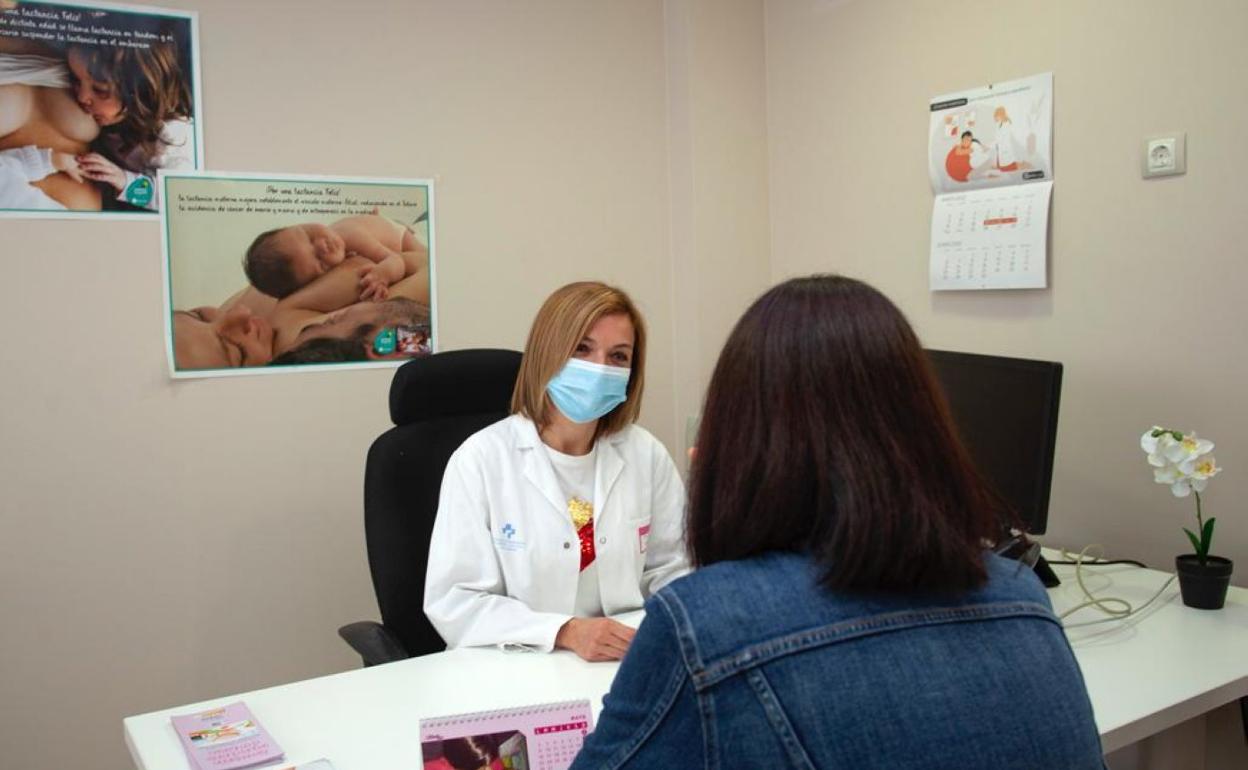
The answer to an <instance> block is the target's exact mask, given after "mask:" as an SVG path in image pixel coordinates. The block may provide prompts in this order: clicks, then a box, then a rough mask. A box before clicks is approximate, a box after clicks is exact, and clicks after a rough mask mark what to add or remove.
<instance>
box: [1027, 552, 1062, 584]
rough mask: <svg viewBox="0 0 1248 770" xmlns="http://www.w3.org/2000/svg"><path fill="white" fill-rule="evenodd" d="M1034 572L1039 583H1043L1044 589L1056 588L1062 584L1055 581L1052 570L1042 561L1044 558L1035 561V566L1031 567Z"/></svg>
mask: <svg viewBox="0 0 1248 770" xmlns="http://www.w3.org/2000/svg"><path fill="white" fill-rule="evenodd" d="M1032 569H1034V570H1035V571H1036V576H1037V577H1039V578H1040V582H1041V583H1044V587H1045V588H1056V587H1058V586H1060V585H1061V584H1062V581H1060V580H1058V579H1057V574H1056V573H1055V572H1053V568H1052V567H1050V566H1049V563H1048V562H1047V561H1045V560H1044V557H1043V556H1041V557H1040V558H1038V559H1036V564H1035V566H1034V567H1032Z"/></svg>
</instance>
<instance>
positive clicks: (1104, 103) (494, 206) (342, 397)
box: [0, 0, 1248, 768]
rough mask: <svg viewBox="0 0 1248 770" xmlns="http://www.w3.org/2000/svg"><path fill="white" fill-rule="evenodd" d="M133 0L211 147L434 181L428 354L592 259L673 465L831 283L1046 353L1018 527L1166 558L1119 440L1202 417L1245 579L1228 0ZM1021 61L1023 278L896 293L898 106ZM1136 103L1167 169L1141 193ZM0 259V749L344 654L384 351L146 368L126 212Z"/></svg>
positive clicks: (918, 177) (121, 753) (1008, 74)
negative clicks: (239, 369) (167, 16)
mask: <svg viewBox="0 0 1248 770" xmlns="http://www.w3.org/2000/svg"><path fill="white" fill-rule="evenodd" d="M162 4H164V5H169V6H178V7H185V8H194V7H196V6H199V11H200V14H201V27H202V40H201V42H202V47H203V50H204V52H205V54H204V58H203V66H204V71H203V82H204V91H205V98H204V107H205V114H204V125H205V140H206V158H207V161H208V164H209V166H210V167H213V168H218V169H239V170H249V171H284V172H298V173H309V174H317V173H321V174H352V175H378V176H383V175H384V176H398V177H403V176H410V177H432V178H434V179H435V181H436V184H437V188H436V193H437V201H436V207H437V219H436V226H437V239H438V240H437V248H438V252H437V253H438V260H439V263H438V287H437V288H438V296H439V302H440V307H439V312H440V322H441V328H442V332H443V343H444V347H445V348H447V349H452V348H462V347H472V346H482V345H502V346H511V347H518V346H520V345H521V344H522V342H523V338H524V334H525V332H526V330H527V325H528V322H529V320H530V318H531V315H532V313H533V311H534V310H535V308H536V306H537V305H538V304H539V303H540V301H541V299H542V298H543V296H544V295H545V294H546V293H547V292H548V291H549V290H550V289H551V288H553V287H555V286H557V285H559V284H561V283H564V282H566V281H569V280H573V279H577V278H584V277H599V278H604V279H606V280H609V281H613V282H617V283H619V284H621V285H623V286H624V287H626V288H627V289H629V290H630V291H631V292H632V293H633V294H634V296H635V298H636V299H637V300H638V301H639V303H640V304H641V305H642V307H643V309H644V311H645V313H646V314H647V317H648V319H649V322H650V325H651V333H652V340H653V347H652V353H651V355H652V359H651V364H650V367H649V369H650V382H649V383H648V388H647V399H646V408H645V412H644V415H643V423H644V424H645V425H646V426H647V427H649V428H650V429H651V430H653V431H654V432H655V433H656V434H657V435H658V436H659V437H660V438H661V439H662V440H664V441H665V442H666V443H667V445H668V446H669V448H671V449H672V450H674V451H677V452H678V451H679V450H680V449H681V448H682V447H683V445H684V437H683V431H684V422H685V418H686V416H687V415H689V414H692V413H695V412H696V411H697V409H698V404H699V402H700V399H701V393H702V388H703V386H704V384H705V381H706V378H707V376H708V374H709V372H710V369H711V367H712V366H713V365H714V360H715V357H716V355H717V353H718V348H719V346H720V344H722V340H723V339H724V337H725V336H726V334H727V332H728V330H729V328H730V326H731V324H732V323H733V322H734V321H735V319H736V318H737V316H738V315H739V314H740V312H741V310H742V309H743V308H744V307H745V305H746V304H747V303H748V302H749V300H750V299H751V298H752V297H753V296H754V295H755V294H756V293H757V292H758V291H760V290H761V289H763V288H764V287H765V285H766V284H768V283H769V282H770V281H772V280H779V279H782V278H785V277H788V276H790V275H794V274H799V273H808V272H812V271H818V270H835V271H841V272H846V273H849V274H851V275H857V276H860V277H863V278H865V279H867V280H869V281H871V282H873V283H875V284H876V285H877V286H879V287H880V288H881V289H883V290H884V291H885V292H887V293H888V294H889V295H890V296H892V297H894V298H895V299H896V300H897V301H898V302H899V303H900V304H901V305H902V307H903V308H904V309H905V311H906V312H907V313H908V314H909V315H910V317H911V318H912V319H913V320H914V321H915V323H916V325H917V326H918V328H919V331H920V333H921V334H922V335H923V336H924V338H925V339H926V341H927V342H928V343H929V344H931V345H933V346H942V347H948V348H954V349H966V350H978V351H984V352H990V353H1004V354H1013V355H1022V356H1032V357H1044V358H1055V359H1058V360H1061V361H1063V362H1065V363H1066V365H1067V372H1066V388H1065V392H1064V396H1063V410H1062V425H1061V439H1060V442H1059V447H1058V467H1057V474H1056V477H1055V484H1054V500H1053V507H1052V514H1051V527H1050V532H1051V537H1050V538H1049V539H1050V541H1051V542H1054V543H1060V544H1068V545H1074V544H1082V543H1085V542H1103V543H1106V544H1107V545H1108V546H1109V547H1110V549H1111V552H1112V553H1114V554H1117V555H1129V556H1136V557H1141V558H1144V559H1145V560H1147V561H1149V562H1150V563H1155V564H1158V565H1159V566H1164V565H1165V562H1166V560H1168V559H1169V558H1170V557H1171V556H1172V555H1173V554H1174V553H1176V552H1177V551H1179V550H1180V549H1181V548H1182V540H1181V535H1180V534H1179V532H1178V526H1179V525H1180V524H1181V523H1184V522H1185V517H1186V516H1187V515H1188V510H1187V507H1186V505H1185V504H1184V503H1183V502H1181V501H1175V500H1173V499H1171V498H1169V497H1168V494H1167V493H1166V492H1165V490H1164V489H1163V488H1161V487H1154V486H1153V485H1152V484H1151V483H1150V481H1149V478H1148V472H1147V469H1146V468H1145V467H1144V465H1143V460H1142V457H1141V456H1140V455H1139V454H1138V450H1137V449H1136V448H1135V441H1136V439H1137V438H1138V435H1139V433H1140V432H1141V431H1142V430H1143V428H1144V427H1146V426H1147V425H1149V424H1151V423H1152V422H1153V421H1162V422H1166V423H1171V424H1174V425H1177V426H1179V427H1194V428H1197V429H1199V430H1201V431H1203V432H1204V433H1206V434H1208V435H1210V436H1212V437H1213V438H1214V439H1215V440H1217V441H1218V442H1219V449H1218V453H1217V454H1218V457H1219V459H1220V460H1221V461H1222V463H1223V464H1224V465H1225V466H1227V468H1228V470H1227V472H1226V473H1225V475H1223V476H1221V477H1219V478H1218V479H1216V480H1215V481H1214V482H1213V485H1212V487H1211V490H1210V493H1209V495H1208V501H1209V506H1210V508H1211V509H1212V510H1213V511H1215V512H1216V513H1219V514H1220V520H1219V532H1218V539H1217V543H1218V545H1217V550H1218V551H1219V552H1220V553H1223V554H1225V555H1227V556H1231V557H1233V558H1238V560H1239V561H1240V562H1241V574H1240V576H1239V577H1240V581H1241V582H1243V579H1244V574H1245V573H1244V567H1243V565H1244V564H1245V563H1248V547H1246V544H1248V522H1245V520H1244V519H1243V517H1237V515H1236V514H1237V513H1238V510H1237V509H1236V505H1235V503H1236V501H1237V500H1239V499H1240V498H1241V497H1243V496H1244V495H1243V494H1242V493H1243V492H1245V491H1248V489H1246V487H1245V482H1243V481H1242V479H1243V478H1244V475H1243V473H1242V471H1240V470H1236V469H1242V468H1243V467H1245V464H1246V463H1248V452H1245V451H1244V450H1243V449H1242V448H1240V446H1239V445H1238V443H1237V442H1239V443H1242V442H1241V440H1240V439H1239V437H1240V436H1244V435H1248V430H1245V428H1248V425H1246V424H1245V423H1246V422H1248V416H1246V414H1248V412H1246V410H1245V409H1243V408H1242V407H1241V406H1240V405H1239V403H1238V396H1239V395H1240V392H1241V391H1242V390H1243V388H1244V385H1245V384H1246V381H1248V378H1246V377H1245V369H1246V367H1248V363H1245V361H1244V357H1243V356H1242V355H1241V354H1240V353H1239V350H1240V349H1242V344H1239V345H1236V343H1237V342H1238V340H1235V339H1234V337H1233V335H1235V334H1236V333H1237V332H1238V331H1239V329H1240V328H1242V327H1243V326H1244V325H1245V324H1244V321H1245V312H1244V311H1243V310H1242V309H1241V305H1240V304H1238V302H1237V300H1238V299H1239V298H1238V297H1237V296H1236V295H1235V292H1236V289H1237V288H1239V287H1240V286H1241V285H1242V284H1243V281H1242V278H1240V276H1241V275H1242V268H1239V265H1237V264H1232V260H1233V259H1234V258H1235V256H1236V255H1241V254H1242V253H1243V248H1242V247H1241V248H1239V249H1238V250H1235V249H1234V247H1233V246H1232V242H1231V229H1230V226H1229V225H1228V223H1234V222H1236V221H1238V218H1240V209H1242V205H1240V204H1237V201H1242V195H1240V196H1236V195H1235V192H1234V191H1233V190H1232V188H1231V178H1232V174H1234V173H1235V172H1234V169H1235V166H1234V164H1233V159H1234V158H1236V157H1237V156H1238V154H1237V152H1236V150H1238V148H1239V145H1240V144H1241V143H1242V139H1240V137H1241V136H1242V135H1245V134H1248V132H1246V131H1245V129H1248V112H1246V111H1248V107H1246V106H1245V104H1244V103H1243V100H1242V99H1237V98H1236V95H1237V94H1239V93H1241V92H1242V84H1240V83H1238V81H1237V78H1238V75H1237V73H1242V72H1243V71H1245V66H1246V65H1248V54H1245V53H1244V49H1243V47H1242V46H1240V45H1238V41H1237V40H1236V36H1235V35H1236V32H1237V31H1238V30H1242V29H1244V28H1245V25H1246V24H1248V6H1245V5H1244V4H1242V3H1239V2H1236V1H1235V0H1225V2H1220V3H1219V2H1212V0H1210V1H1209V2H1204V3H1198V4H1194V5H1193V6H1192V7H1194V8H1196V10H1188V11H1186V12H1185V13H1182V14H1179V15H1178V16H1176V15H1175V14H1178V13H1179V12H1178V10H1177V7H1176V6H1174V4H1172V3H1171V4H1165V3H1161V2H1159V1H1157V0H1147V1H1146V2H1145V1H1143V0H1132V1H1131V2H1128V1H1127V0H1116V1H1115V2H1095V3H1094V2H1075V1H1074V0H1064V1H1063V2H1057V3H1049V2H1038V1H1037V2H1017V3H1005V4H1003V3H1001V2H999V1H998V2H983V1H981V0H969V1H968V2H965V3H962V4H959V5H957V6H949V5H948V4H946V3H938V2H934V1H933V2H926V1H924V0H872V1H870V2H868V0H859V1H858V2H853V1H852V0H850V1H849V2H845V1H844V0H769V2H767V3H765V4H764V2H763V0H731V1H730V2H728V1H725V0H718V1H717V0H665V1H664V0H600V1H598V2H584V1H583V0H526V2H524V3H516V2H508V1H507V0H488V1H487V0H460V1H457V2H450V1H449V0H425V1H424V2H416V3H410V2H400V1H399V0H393V1H392V2H382V0H372V1H371V2H361V3H355V4H342V3H330V2H317V3H305V2H295V0H287V1H286V2H280V3H279V2H268V3H265V4H263V6H262V7H263V9H264V12H258V11H257V10H256V6H257V4H254V3H248V2H243V1H242V0H228V1H218V2H213V3H192V2H179V1H178V0H167V2H163V3H162ZM764 5H765V9H764ZM1157 30H1164V31H1165V32H1166V34H1167V35H1168V36H1169V38H1170V39H1169V40H1168V41H1167V42H1165V43H1164V44H1158V45H1156V46H1152V47H1150V46H1147V45H1146V44H1145V43H1144V42H1143V41H1145V40H1151V39H1156V37H1157ZM1049 70H1052V71H1053V72H1054V73H1055V89H1056V105H1057V110H1056V126H1055V136H1056V140H1055V141H1056V145H1055V146H1056V150H1055V154H1056V175H1057V187H1056V191H1055V197H1054V209H1053V234H1052V237H1053V245H1052V249H1051V251H1052V265H1053V267H1052V270H1051V276H1052V281H1051V288H1050V289H1049V290H1046V291H1040V292H1021V293H1005V292H998V293H978V294H971V293H967V294H947V295H940V296H933V295H932V294H930V293H929V292H928V291H927V288H926V267H925V252H926V247H927V228H928V222H929V219H928V217H929V216H930V209H931V193H930V191H929V189H928V187H927V181H926V176H925V171H924V169H925V160H924V152H925V149H924V148H925V145H924V135H925V131H924V126H925V122H924V121H925V115H924V114H923V113H924V110H925V107H926V103H927V100H928V98H929V97H931V96H932V95H934V94H939V93H944V92H947V91H951V90H955V89H958V88H963V87H968V86H973V85H977V84H981V83H983V82H985V81H988V80H1000V79H1006V78H1012V77H1017V76H1021V75H1026V74H1032V73H1035V72H1042V71H1049ZM1159 94H1162V95H1164V97H1159ZM1170 128H1178V129H1182V130H1186V131H1187V133H1188V142H1189V144H1188V153H1189V154H1188V164H1189V172H1188V174H1187V176H1185V177H1181V178H1177V179H1164V180H1155V181H1150V182H1144V181H1142V180H1140V179H1139V177H1138V171H1137V167H1138V154H1139V151H1138V145H1139V143H1140V139H1141V137H1142V136H1143V135H1144V134H1146V133H1151V132H1154V131H1160V130H1166V129H1170ZM0 244H2V249H0V250H2V251H3V256H4V257H5V258H6V260H7V261H8V263H9V265H10V269H9V272H10V280H9V281H6V282H5V283H4V285H3V287H0V319H2V320H3V321H4V323H5V325H6V326H7V327H8V328H9V329H10V330H11V331H10V334H9V336H8V338H7V340H6V344H5V345H4V346H3V352H0V366H2V371H3V372H4V374H5V377H4V380H3V385H2V386H0V387H2V388H3V391H2V392H3V394H4V396H5V398H4V403H5V406H4V407H2V408H0V437H2V438H0V490H2V491H3V494H2V495H0V618H2V619H3V622H0V653H2V654H3V655H4V661H5V663H4V664H3V665H0V694H3V696H4V698H3V704H4V705H3V706H2V707H0V709H3V711H0V716H2V717H3V719H0V725H3V727H0V756H3V757H5V760H4V764H5V766H6V767H7V766H13V767H35V766H49V767H51V766H66V767H68V766H78V765H81V766H92V767H102V768H122V767H126V766H127V757H126V753H125V750H124V748H123V746H122V741H121V726H120V720H121V718H122V717H123V716H125V715H127V714H133V713H139V712H144V711H148V710H152V709H156V708H162V707H168V706H173V705H176V704H179V703H185V702H188V701H191V700H197V699H202V698H207V697H212V696H214V695H221V694H227V693H230V692H236V691H240V690H246V689H252V688H256V687H262V686H266V685H270V684H276V683H279V682H284V681H289V680H293V679H301V678H306V677H309V676H314V675H318V674H322V673H327V672H331V671H338V670H343V669H347V668H351V667H353V666H355V665H356V659H355V658H354V657H353V656H352V655H351V654H350V653H349V652H348V650H347V648H346V647H345V645H343V644H342V643H341V642H339V641H338V639H337V638H336V636H335V635H334V629H335V628H336V627H337V626H338V625H339V624H341V623H344V622H347V621H350V620H355V619H360V618H366V617H375V615H376V608H375V605H374V601H373V597H372V589H371V585H370V583H369V578H368V572H367V567H366V563H365V560H364V546H363V538H362V527H361V515H362V514H361V510H360V504H361V493H360V492H361V479H362V470H363V457H364V452H365V450H366V448H367V446H368V444H369V442H370V441H371V440H372V439H373V438H374V437H375V436H376V435H377V434H378V433H380V432H381V431H382V430H384V429H385V428H386V427H387V425H388V420H387V415H386V411H385V395H386V390H387V387H388V383H389V379H390V374H389V373H388V372H385V371H381V372H379V371H358V372H346V373H338V374H333V375H330V374H303V375H297V376H291V377H257V378H229V379H221V380H203V381H189V382H178V383H172V382H170V381H169V380H168V379H167V377H166V375H165V364H164V360H163V339H162V327H161V322H160V314H161V311H160V301H159V297H160V261H159V260H160V255H159V235H158V229H157V227H156V226H155V225H154V224H138V223H126V222H122V223H117V222H103V223H86V222H59V223H57V222H42V221H41V222H29V221H0ZM18 256H20V257H21V258H20V259H18V258H17V257H18ZM1237 268H1239V271H1238V272H1237ZM1162 298H1165V299H1166V300H1167V301H1168V302H1171V303H1173V305H1174V306H1173V307H1161V306H1160V305H1159V303H1160V301H1161V299H1162ZM50 308H54V309H55V310H54V311H52V312H50V310H49V309H50ZM70 340H72V342H70ZM66 725H73V728H72V729H73V733H72V735H73V739H72V740H70V739H67V738H66V735H67V734H68V733H67V732H66V729H67V728H66Z"/></svg>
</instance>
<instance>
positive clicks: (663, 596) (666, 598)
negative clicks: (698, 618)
mask: <svg viewBox="0 0 1248 770" xmlns="http://www.w3.org/2000/svg"><path fill="white" fill-rule="evenodd" d="M654 598H655V599H657V600H658V602H659V604H660V605H662V607H663V609H664V611H666V612H667V616H668V618H669V619H670V620H671V621H672V628H673V629H674V630H675V632H676V642H677V645H678V646H679V648H680V657H681V659H682V660H683V661H684V663H685V668H686V669H688V671H689V676H690V678H692V679H694V680H695V681H696V679H697V677H698V675H699V673H700V672H702V671H703V670H704V669H705V668H706V665H705V663H703V661H702V651H701V650H699V649H698V638H697V635H696V634H695V633H694V630H693V621H692V620H691V619H690V618H689V611H688V609H687V608H686V607H685V604H684V602H682V601H681V600H680V597H679V596H678V595H676V593H675V592H673V591H660V592H659V593H657V594H655V595H654Z"/></svg>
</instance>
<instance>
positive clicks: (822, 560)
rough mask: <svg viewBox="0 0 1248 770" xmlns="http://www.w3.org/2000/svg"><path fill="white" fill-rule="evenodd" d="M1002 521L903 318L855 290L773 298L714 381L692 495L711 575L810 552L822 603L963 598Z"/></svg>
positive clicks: (832, 283)
mask: <svg viewBox="0 0 1248 770" xmlns="http://www.w3.org/2000/svg"><path fill="white" fill-rule="evenodd" d="M1000 526H1001V525H1000V518H999V514H998V511H997V509H996V505H995V503H994V502H993V498H992V496H991V494H990V493H989V492H988V491H987V489H986V488H985V486H984V485H983V483H982V482H981V480H980V479H979V476H978V474H977V473H976V471H975V469H974V467H973V466H972V464H971V462H970V459H969V456H968V454H967V452H966V450H965V449H964V448H963V446H962V444H961V442H960V441H959V440H958V437H957V435H956V432H955V429H954V427H953V423H952V420H951V418H950V416H949V408H948V406H947V404H946V403H945V399H944V395H943V393H942V392H941V390H940V388H939V386H938V385H937V382H936V379H935V375H934V374H933V372H932V369H931V365H930V364H929V363H928V360H927V355H926V353H925V352H924V351H923V349H922V347H921V346H920V345H919V341H918V338H917V337H916V336H915V334H914V331H913V330H912V329H911V328H910V324H909V323H907V321H906V319H905V317H904V316H903V315H902V313H901V311H900V310H898V309H897V308H896V307H895V306H894V305H893V303H892V302H890V301H889V300H888V299H887V298H886V297H885V296H884V295H882V294H880V293H879V292H878V291H876V290H875V289H873V288H871V287H870V286H868V285H866V284H864V283H861V282H860V281H855V280H853V279H850V278H844V277H840V276H830V275H816V276H811V277H808V278H795V279H793V280H790V281H787V282H785V283H782V284H780V285H779V286H776V287H775V288H773V289H771V290H770V291H768V292H767V293H766V294H764V295H763V296H762V297H760V298H759V299H758V300H757V301H755V302H754V304H753V305H752V306H751V307H750V309H749V310H747V311H746V313H745V315H744V316H742V318H741V320H740V321H738V322H737V325H736V328H734V329H733V331H732V334H731V335H730V336H729V338H728V342H727V344H726V345H725V346H724V349H723V352H721V353H720V356H719V362H718V363H717V364H716V366H715V372H714V374H713V375H712V377H711V384H710V388H709V390H708V392H707V396H706V403H705V405H704V408H703V415H702V423H701V427H700V430H699V432H698V438H697V451H696V453H695V455H694V459H693V463H692V468H691V471H690V482H689V513H688V518H687V529H688V531H687V539H688V548H689V551H690V555H691V557H692V560H693V562H694V563H695V564H696V565H698V566H705V565H708V564H713V563H715V562H719V561H727V560H732V559H742V558H747V557H750V556H754V555H757V554H761V553H764V552H767V551H797V552H803V553H808V554H810V555H811V557H812V558H814V560H815V561H816V562H817V563H818V564H819V566H820V568H821V571H822V582H823V584H824V585H825V586H826V587H828V588H854V589H881V590H907V589H932V590H957V589H964V588H970V587H973V586H976V585H978V584H980V583H982V582H983V580H984V579H985V577H986V575H985V572H984V566H983V555H982V549H983V548H984V546H985V545H986V544H987V543H988V542H990V541H993V540H995V539H997V538H998V536H999V535H1000V531H1001V530H1000Z"/></svg>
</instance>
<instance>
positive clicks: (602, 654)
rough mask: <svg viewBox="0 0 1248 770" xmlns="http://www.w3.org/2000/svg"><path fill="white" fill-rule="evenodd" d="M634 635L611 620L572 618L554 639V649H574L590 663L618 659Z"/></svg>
mask: <svg viewBox="0 0 1248 770" xmlns="http://www.w3.org/2000/svg"><path fill="white" fill-rule="evenodd" d="M635 633H637V632H636V631H634V630H633V629H631V628H629V627H628V626H626V625H624V624H623V623H620V622H617V621H615V620H612V619H611V618H572V619H571V620H569V621H568V622H567V623H564V624H563V627H561V628H560V629H559V633H558V634H557V635H556V636H555V648H556V649H560V650H571V651H572V652H575V653H576V654H577V655H580V656H581V657H582V658H584V659H585V660H588V661H601V660H619V659H620V658H623V657H624V653H626V652H628V645H629V644H630V643H631V642H632V641H633V634H635Z"/></svg>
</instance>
